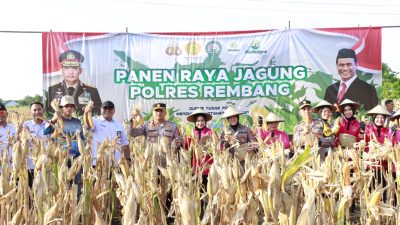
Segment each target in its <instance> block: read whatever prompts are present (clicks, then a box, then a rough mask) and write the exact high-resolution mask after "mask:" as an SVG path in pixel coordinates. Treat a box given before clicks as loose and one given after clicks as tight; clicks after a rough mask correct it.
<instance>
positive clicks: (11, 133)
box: [0, 123, 18, 172]
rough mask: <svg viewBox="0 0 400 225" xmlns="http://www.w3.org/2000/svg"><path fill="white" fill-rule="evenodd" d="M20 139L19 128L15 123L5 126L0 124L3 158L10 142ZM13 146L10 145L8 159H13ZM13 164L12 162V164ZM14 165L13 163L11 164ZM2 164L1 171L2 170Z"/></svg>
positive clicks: (0, 144) (0, 152)
mask: <svg viewBox="0 0 400 225" xmlns="http://www.w3.org/2000/svg"><path fill="white" fill-rule="evenodd" d="M17 139H18V134H17V130H16V129H15V127H14V125H12V124H10V123H7V124H6V125H5V126H4V127H3V126H1V125H0V157H1V158H3V154H4V153H5V150H6V148H7V146H8V144H14V143H15V142H16V141H17ZM11 157H12V147H11V146H10V147H8V159H9V160H10V161H11ZM10 165H11V164H10ZM11 166H12V165H11ZM1 171H2V170H1V166H0V172H1Z"/></svg>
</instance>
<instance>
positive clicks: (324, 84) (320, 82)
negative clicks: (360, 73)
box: [306, 71, 336, 99]
mask: <svg viewBox="0 0 400 225" xmlns="http://www.w3.org/2000/svg"><path fill="white" fill-rule="evenodd" d="M306 81H307V82H310V83H313V84H316V85H317V86H319V89H315V94H316V95H317V96H318V98H320V99H324V96H325V90H326V88H328V86H329V85H331V84H333V83H334V82H336V80H334V79H333V76H332V75H330V74H326V73H323V72H321V71H317V72H316V73H314V74H312V75H311V76H309V77H308V78H307V79H306Z"/></svg>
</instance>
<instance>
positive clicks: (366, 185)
mask: <svg viewBox="0 0 400 225" xmlns="http://www.w3.org/2000/svg"><path fill="white" fill-rule="evenodd" d="M22 114H23V113H20V114H19V115H20V117H17V116H14V117H13V116H12V113H11V112H10V115H9V117H10V116H11V121H12V122H13V123H16V124H20V123H21V122H22V121H23V120H24V119H27V116H25V117H24V116H22ZM184 126H185V125H182V127H181V130H184V129H185V127H184ZM84 133H85V138H86V141H85V143H83V141H82V140H79V139H78V146H79V151H80V154H81V155H80V156H79V157H77V158H76V159H73V160H72V159H70V158H69V155H68V151H65V150H63V149H62V147H61V146H60V144H59V143H57V142H53V141H48V142H47V143H45V142H43V141H42V140H36V139H33V138H31V137H30V135H29V133H26V132H24V131H23V132H22V133H21V134H20V140H13V141H14V142H15V143H14V144H13V145H11V146H9V147H10V148H12V156H11V158H12V162H13V163H12V165H10V162H9V160H8V157H9V156H8V152H7V151H3V153H2V156H1V167H2V171H1V176H0V196H1V197H0V225H3V224H4V225H5V224H40V225H42V224H71V225H75V224H96V225H100V224H111V222H112V219H113V218H114V217H115V216H118V215H119V216H120V217H121V223H122V224H125V225H128V224H167V217H173V218H174V224H184V225H189V224H190V225H192V224H253V225H254V224H263V225H264V224H287V225H295V224H297V225H301V224H311V225H312V224H400V208H399V207H398V206H397V203H398V202H400V188H399V187H398V185H397V183H398V178H395V177H394V176H392V174H394V173H396V172H397V174H399V172H400V171H397V170H400V149H399V148H398V147H392V146H391V143H389V142H387V143H385V144H384V145H380V144H377V143H375V142H372V143H370V145H369V148H370V150H369V152H368V153H362V152H363V150H364V148H365V143H363V142H360V143H359V144H358V145H357V146H355V148H354V149H340V148H339V149H338V150H336V151H332V152H331V153H330V154H329V155H328V156H327V157H326V159H325V161H324V162H321V160H320V159H319V156H318V150H319V148H318V147H317V146H315V145H314V147H310V148H306V149H305V150H304V151H301V152H300V151H299V152H296V153H295V155H294V156H293V157H292V158H290V159H288V158H287V157H286V155H285V151H284V150H283V146H281V145H279V144H276V145H272V146H266V145H265V144H263V143H262V142H261V141H260V142H259V150H258V152H257V153H256V154H254V155H252V156H250V155H247V156H246V158H245V161H244V162H239V160H238V159H237V158H235V157H234V158H232V157H231V155H230V153H229V152H228V151H220V148H219V146H220V145H219V140H218V135H217V134H215V135H213V137H212V139H210V141H209V142H208V143H207V144H206V145H205V146H201V147H200V146H198V145H196V144H193V145H191V147H190V149H189V150H183V149H181V150H180V151H172V150H171V149H174V146H173V145H172V146H169V145H168V143H167V142H166V140H163V139H160V140H159V144H156V145H147V146H146V145H145V143H144V138H143V137H138V138H131V140H130V150H131V158H132V162H131V163H130V162H128V161H126V160H125V159H122V160H121V161H120V162H119V163H118V164H117V163H115V162H114V160H113V157H112V155H113V154H112V153H113V151H114V150H115V149H118V146H116V142H115V141H113V140H110V141H106V142H104V143H103V144H101V145H100V146H99V149H98V159H97V166H96V167H92V163H91V162H92V158H91V152H92V151H91V144H90V142H91V137H90V136H91V134H90V132H87V131H84ZM181 133H185V132H181ZM56 135H62V134H60V133H57V134H56ZM76 136H77V137H79V135H76ZM65 138H66V139H67V142H68V140H69V138H70V137H65ZM28 152H31V153H32V159H33V161H34V165H35V169H34V181H33V185H32V187H29V185H28V172H27V171H28V168H27V163H26V157H27V155H28ZM192 154H195V155H196V158H198V159H199V158H202V156H203V155H204V154H212V156H213V159H214V163H213V164H212V165H211V167H210V172H209V177H208V184H207V186H206V187H202V185H201V184H202V181H201V179H202V170H199V171H197V172H196V173H193V168H192ZM350 158H351V160H349V159H350ZM381 160H387V161H388V163H389V165H391V163H393V164H394V165H395V166H396V167H395V168H396V171H392V167H391V166H389V169H388V172H387V173H374V170H370V169H368V168H370V167H371V166H372V165H374V164H377V162H379V161H381ZM68 161H72V162H71V165H70V166H68ZM203 169H204V168H203ZM79 171H82V183H83V185H82V190H81V194H80V195H79V194H78V193H79V192H80V190H78V185H77V184H74V182H73V180H74V177H75V176H76V175H77V174H78V173H79ZM375 171H378V170H375ZM376 176H383V178H384V179H385V180H386V185H382V184H379V183H378V182H376V180H377V177H376ZM167 193H170V194H171V196H172V204H171V207H170V208H169V210H167V208H166V205H165V202H166V198H167ZM78 195H79V197H77V196H78ZM117 199H118V201H117ZM117 202H119V203H117ZM202 203H203V204H204V206H203V210H204V212H203V213H202V212H201V211H202V210H201V204H202ZM353 203H354V204H353ZM352 205H355V208H356V210H354V211H352V210H351V208H352Z"/></svg>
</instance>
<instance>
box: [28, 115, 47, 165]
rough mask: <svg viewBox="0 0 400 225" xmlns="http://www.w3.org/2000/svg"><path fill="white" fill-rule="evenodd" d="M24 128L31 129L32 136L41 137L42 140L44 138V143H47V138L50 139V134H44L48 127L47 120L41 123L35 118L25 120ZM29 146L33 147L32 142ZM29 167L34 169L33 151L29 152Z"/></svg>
mask: <svg viewBox="0 0 400 225" xmlns="http://www.w3.org/2000/svg"><path fill="white" fill-rule="evenodd" d="M22 127H23V129H24V128H27V129H28V130H29V133H30V134H31V136H32V138H39V139H41V140H43V141H44V142H43V143H47V140H48V139H49V136H50V135H44V134H43V131H44V129H45V127H46V122H45V121H43V122H42V123H41V124H37V123H36V122H35V121H34V120H28V121H25V122H24V124H23V125H22ZM29 146H30V147H31V149H32V147H33V146H32V142H29ZM27 157H28V162H27V163H28V165H27V166H28V169H31V170H32V169H34V168H35V166H34V165H33V161H32V151H29V152H28V155H27Z"/></svg>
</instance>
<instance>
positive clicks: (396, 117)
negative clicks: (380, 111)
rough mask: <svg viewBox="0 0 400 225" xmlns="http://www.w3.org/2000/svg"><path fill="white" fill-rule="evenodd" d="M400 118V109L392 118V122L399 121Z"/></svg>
mask: <svg viewBox="0 0 400 225" xmlns="http://www.w3.org/2000/svg"><path fill="white" fill-rule="evenodd" d="M399 117H400V109H399V110H397V111H396V113H395V114H393V116H392V117H391V118H390V120H391V121H394V120H395V119H398V118H399Z"/></svg>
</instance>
